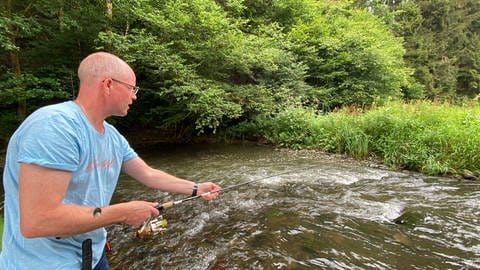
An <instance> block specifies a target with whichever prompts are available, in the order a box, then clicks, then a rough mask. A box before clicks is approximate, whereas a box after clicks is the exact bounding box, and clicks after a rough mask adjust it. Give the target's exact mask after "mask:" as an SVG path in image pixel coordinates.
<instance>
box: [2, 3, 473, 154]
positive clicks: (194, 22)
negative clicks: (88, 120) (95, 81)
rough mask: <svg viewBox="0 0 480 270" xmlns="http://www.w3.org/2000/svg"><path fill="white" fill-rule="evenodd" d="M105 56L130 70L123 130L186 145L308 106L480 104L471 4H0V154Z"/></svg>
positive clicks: (115, 120) (66, 96)
mask: <svg viewBox="0 0 480 270" xmlns="http://www.w3.org/2000/svg"><path fill="white" fill-rule="evenodd" d="M97 50H105V51H110V52H113V53H115V54H117V55H119V56H120V57H122V58H123V59H125V60H126V61H127V62H128V63H129V64H130V65H131V66H132V67H133V68H134V70H135V71H136V73H137V82H138V85H139V86H140V87H141V90H140V92H139V94H138V100H137V102H136V103H134V105H133V106H132V108H131V110H130V113H129V115H128V116H127V117H125V118H124V119H121V120H119V119H118V118H111V119H109V121H111V122H113V123H114V124H115V125H116V126H117V127H118V128H119V129H121V130H122V131H124V132H127V133H129V132H130V133H133V131H140V133H152V134H157V132H158V134H162V136H164V139H167V140H170V141H188V140H190V139H191V138H192V137H194V136H197V135H198V134H218V133H221V132H223V131H225V130H226V129H228V128H231V127H235V126H238V125H239V124H242V123H245V122H249V121H252V120H253V119H255V117H258V116H261V115H275V114H277V113H279V112H281V111H282V110H284V108H287V107H289V108H291V107H292V106H294V107H304V108H305V107H307V108H309V109H312V110H314V111H315V112H316V113H320V114H322V113H328V112H331V111H333V110H335V109H337V108H341V107H346V106H352V107H356V108H368V107H370V106H372V104H375V106H378V105H381V104H383V103H385V102H387V101H390V100H403V101H405V102H409V101H411V100H418V99H428V100H434V101H448V102H451V103H456V102H462V101H464V100H466V99H468V100H471V99H478V97H479V94H480V74H479V72H480V1H478V0H458V1H446V0H428V1H427V0H415V1H406V0H403V1H393V0H390V1H379V0H368V1H360V0H357V1H341V0H339V1H334V0H330V1H328V0H325V1H315V0H266V1H255V0H217V1H213V0H191V1H177V0H165V1H156V0H155V1H154V0H118V1H112V0H101V1H100V0H90V1H70V0H56V1H51V0H49V1H46V0H37V1H33V0H23V1H18V0H17V1H15V0H2V10H1V12H0V109H1V111H0V122H1V123H2V125H1V126H0V148H3V147H5V144H6V142H7V141H8V138H9V136H10V135H11V133H12V132H13V130H14V129H15V128H16V127H17V126H18V124H19V123H20V122H21V121H22V119H23V118H24V117H26V116H27V115H28V114H29V113H31V112H32V111H33V110H35V109H37V108H38V107H40V106H43V105H46V104H51V103H54V102H58V101H63V100H68V99H72V98H74V97H75V95H76V91H77V86H78V81H77V77H76V68H77V66H78V64H79V62H80V60H81V59H82V58H83V57H85V56H86V55H87V54H89V53H91V52H93V51H97Z"/></svg>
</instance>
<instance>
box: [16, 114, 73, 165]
mask: <svg viewBox="0 0 480 270" xmlns="http://www.w3.org/2000/svg"><path fill="white" fill-rule="evenodd" d="M77 129H78V127H77V126H76V125H75V124H74V122H73V121H72V120H71V119H68V118H67V117H65V116H61V115H50V116H48V117H47V118H44V119H41V120H40V119H39V120H37V121H32V122H30V123H29V124H28V126H27V127H25V129H24V130H23V132H22V136H21V138H20V143H19V155H18V161H19V162H23V163H29V164H36V165H39V166H43V167H48V168H52V169H59V170H66V171H74V170H76V169H77V168H78V166H79V159H80V152H79V151H80V150H79V149H80V148H79V143H78V142H79V140H78V135H77V132H76V131H77Z"/></svg>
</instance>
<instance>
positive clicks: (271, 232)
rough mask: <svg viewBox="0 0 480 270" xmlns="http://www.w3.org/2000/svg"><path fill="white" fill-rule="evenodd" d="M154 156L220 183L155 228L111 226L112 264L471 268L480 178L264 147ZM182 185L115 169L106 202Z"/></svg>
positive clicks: (156, 197) (478, 261)
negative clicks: (211, 195) (143, 181)
mask: <svg viewBox="0 0 480 270" xmlns="http://www.w3.org/2000/svg"><path fill="white" fill-rule="evenodd" d="M142 157H143V158H144V159H145V160H146V161H147V162H148V163H149V164H151V165H152V166H154V167H156V168H160V169H162V170H165V171H167V172H170V173H172V174H175V175H178V176H181V177H185V178H188V179H199V180H213V181H214V182H216V183H218V184H220V185H221V186H222V187H228V186H231V185H235V184H239V183H243V182H246V181H251V180H254V179H262V178H264V177H269V176H271V175H277V174H281V173H284V172H290V173H286V174H281V175H278V176H275V177H269V178H267V179H264V180H260V181H258V182H254V183H252V184H248V185H244V186H241V187H238V188H236V189H233V190H230V191H228V192H224V193H222V194H221V195H220V197H219V198H218V199H217V200H215V201H213V202H210V203H207V202H204V201H202V200H192V201H188V202H185V203H182V204H178V205H175V206H174V207H173V208H170V209H167V210H165V211H164V213H163V214H164V217H165V218H166V219H167V220H168V222H169V227H168V230H167V231H166V232H164V233H163V234H162V235H156V236H154V237H151V238H147V239H139V238H135V237H134V231H135V230H134V229H133V228H131V227H129V226H126V225H115V226H111V227H108V231H109V240H110V241H111V243H112V247H113V249H114V252H113V253H111V254H110V255H109V260H110V266H111V269H113V270H115V269H142V270H143V269H182V270H183V269H480V226H478V224H477V223H478V217H479V214H480V207H479V204H478V202H479V199H480V183H477V182H473V181H466V180H463V181H459V180H456V179H452V178H441V177H427V176H424V175H421V174H417V173H413V172H404V171H402V172H398V171H392V170H389V169H387V168H385V167H383V166H379V165H375V164H372V163H369V162H359V161H354V160H351V159H348V158H345V157H341V156H337V155H327V154H322V153H318V152H315V151H293V150H284V149H282V150H278V149H273V148H271V147H265V146H252V145H230V146H218V145H217V146H212V145H204V146H188V147H181V148H172V149H163V150H151V151H149V152H148V153H146V154H142ZM182 198H185V196H180V195H173V194H167V193H164V192H160V191H154V190H150V189H148V188H144V187H143V186H141V185H140V184H138V183H137V182H135V181H134V180H132V179H130V178H128V177H126V176H122V178H121V179H120V182H119V185H118V187H117V190H116V193H115V196H114V201H115V202H119V201H125V200H133V199H135V200H138V199H141V200H149V201H152V200H153V201H159V202H165V201H169V200H179V199H182Z"/></svg>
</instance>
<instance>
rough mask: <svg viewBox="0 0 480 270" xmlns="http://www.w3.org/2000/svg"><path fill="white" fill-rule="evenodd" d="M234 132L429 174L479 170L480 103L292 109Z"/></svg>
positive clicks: (420, 103) (285, 144)
mask: <svg viewBox="0 0 480 270" xmlns="http://www.w3.org/2000/svg"><path fill="white" fill-rule="evenodd" d="M234 133H236V134H242V135H244V136H245V135H253V136H257V137H261V138H263V139H266V140H267V141H269V142H271V143H273V144H275V145H280V146H285V147H291V148H297V149H299V148H308V149H319V150H323V151H327V152H335V153H345V154H348V155H351V156H354V157H356V158H367V157H369V156H374V157H377V158H381V159H382V160H383V162H384V163H385V164H387V165H389V166H391V167H394V168H404V169H408V170H415V171H420V172H423V173H425V174H429V175H445V174H460V173H462V172H463V171H464V170H469V171H476V172H478V170H479V169H480V106H479V105H478V104H473V103H472V104H468V105H464V106H455V105H450V104H436V103H432V102H427V101H422V102H417V103H411V104H406V103H389V104H387V105H385V106H382V107H377V108H373V109H371V110H368V111H365V112H358V111H353V112H352V111H351V110H347V109H345V110H341V111H338V112H334V113H330V114H327V115H317V114H315V112H314V111H312V110H308V109H302V108H289V109H286V110H285V111H283V112H282V113H279V114H277V115H276V116H274V117H258V118H257V119H256V120H255V121H253V122H251V123H248V124H243V125H241V126H239V127H237V128H236V129H235V130H234Z"/></svg>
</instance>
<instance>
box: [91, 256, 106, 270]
mask: <svg viewBox="0 0 480 270" xmlns="http://www.w3.org/2000/svg"><path fill="white" fill-rule="evenodd" d="M108 269H109V267H108V260H107V256H106V255H105V252H103V254H102V258H100V261H98V263H97V265H95V268H93V270H108Z"/></svg>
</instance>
